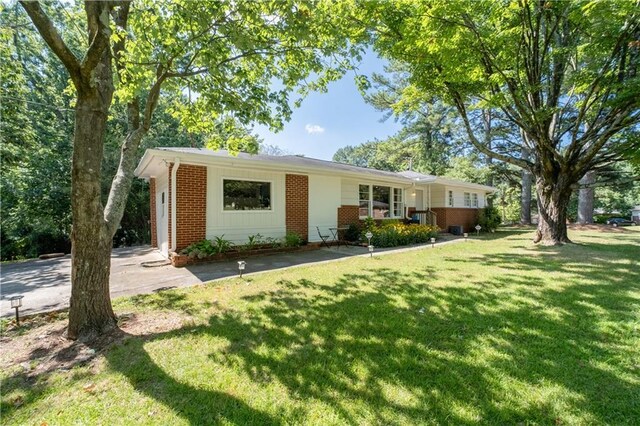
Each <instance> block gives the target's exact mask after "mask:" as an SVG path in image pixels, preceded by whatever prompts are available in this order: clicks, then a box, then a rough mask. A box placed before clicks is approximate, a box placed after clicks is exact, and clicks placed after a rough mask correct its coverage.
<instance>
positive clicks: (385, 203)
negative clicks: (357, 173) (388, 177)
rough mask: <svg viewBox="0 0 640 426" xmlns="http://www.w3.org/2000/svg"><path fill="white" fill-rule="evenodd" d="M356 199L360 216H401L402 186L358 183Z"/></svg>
mask: <svg viewBox="0 0 640 426" xmlns="http://www.w3.org/2000/svg"><path fill="white" fill-rule="evenodd" d="M358 200H359V206H358V207H359V215H360V217H361V218H365V217H372V218H374V219H385V218H391V217H396V218H399V217H402V216H403V212H404V202H403V195H402V188H394V187H391V186H382V185H359V197H358Z"/></svg>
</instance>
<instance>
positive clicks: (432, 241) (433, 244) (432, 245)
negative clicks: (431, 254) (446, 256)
mask: <svg viewBox="0 0 640 426" xmlns="http://www.w3.org/2000/svg"><path fill="white" fill-rule="evenodd" d="M435 244H436V239H435V238H434V237H431V248H434V247H435Z"/></svg>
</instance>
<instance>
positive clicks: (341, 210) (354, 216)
mask: <svg viewBox="0 0 640 426" xmlns="http://www.w3.org/2000/svg"><path fill="white" fill-rule="evenodd" d="M359 215H360V209H359V208H358V206H340V207H338V222H337V223H338V226H349V225H351V224H352V223H355V224H357V223H358V222H359V221H360V216H359Z"/></svg>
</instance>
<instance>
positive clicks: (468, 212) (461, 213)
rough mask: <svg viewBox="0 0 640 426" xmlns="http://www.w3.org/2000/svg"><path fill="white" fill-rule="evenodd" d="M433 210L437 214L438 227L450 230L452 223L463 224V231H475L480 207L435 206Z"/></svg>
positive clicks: (444, 230)
mask: <svg viewBox="0 0 640 426" xmlns="http://www.w3.org/2000/svg"><path fill="white" fill-rule="evenodd" d="M431 210H432V211H433V212H434V213H435V214H436V215H437V219H436V220H437V223H438V227H439V228H440V229H441V230H442V232H448V231H449V226H452V225H461V226H462V227H463V228H464V231H463V232H473V231H474V229H473V228H474V227H475V226H476V225H477V224H478V209H465V208H455V207H435V208H432V209H431Z"/></svg>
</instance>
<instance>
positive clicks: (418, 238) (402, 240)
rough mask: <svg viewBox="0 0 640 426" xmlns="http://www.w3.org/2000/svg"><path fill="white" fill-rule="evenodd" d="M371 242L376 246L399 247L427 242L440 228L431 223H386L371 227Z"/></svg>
mask: <svg viewBox="0 0 640 426" xmlns="http://www.w3.org/2000/svg"><path fill="white" fill-rule="evenodd" d="M371 233H372V234H373V237H372V238H371V244H372V245H373V246H375V247H397V246H405V245H410V244H420V243H427V242H429V240H430V239H431V238H432V237H435V236H437V235H438V228H437V227H435V226H430V225H405V224H403V223H397V222H392V223H385V224H383V225H381V226H378V227H374V228H373V229H371Z"/></svg>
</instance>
